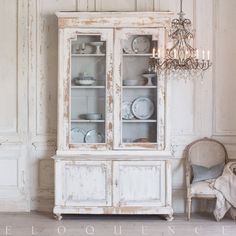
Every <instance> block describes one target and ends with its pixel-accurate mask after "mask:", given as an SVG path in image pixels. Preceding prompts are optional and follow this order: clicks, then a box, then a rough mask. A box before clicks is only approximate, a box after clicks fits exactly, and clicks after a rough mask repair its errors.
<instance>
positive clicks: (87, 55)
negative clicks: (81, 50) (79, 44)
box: [72, 53, 106, 57]
mask: <svg viewBox="0 0 236 236" xmlns="http://www.w3.org/2000/svg"><path fill="white" fill-rule="evenodd" d="M105 56H106V54H105V53H102V54H92V53H91V54H72V57H105Z"/></svg>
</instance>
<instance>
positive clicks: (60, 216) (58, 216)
mask: <svg viewBox="0 0 236 236" xmlns="http://www.w3.org/2000/svg"><path fill="white" fill-rule="evenodd" d="M54 217H55V219H56V220H58V221H60V220H62V215H61V214H54Z"/></svg>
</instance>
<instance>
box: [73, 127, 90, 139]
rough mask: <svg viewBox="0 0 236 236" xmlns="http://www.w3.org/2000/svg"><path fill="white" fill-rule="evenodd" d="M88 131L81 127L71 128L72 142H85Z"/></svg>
mask: <svg viewBox="0 0 236 236" xmlns="http://www.w3.org/2000/svg"><path fill="white" fill-rule="evenodd" d="M85 134H86V132H85V131H84V130H83V129H81V128H74V129H72V130H71V141H72V143H84V137H85Z"/></svg>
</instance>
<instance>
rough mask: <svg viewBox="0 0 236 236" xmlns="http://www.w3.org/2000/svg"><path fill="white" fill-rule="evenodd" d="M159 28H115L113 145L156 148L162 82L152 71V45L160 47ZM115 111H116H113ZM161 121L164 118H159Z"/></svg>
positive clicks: (131, 147) (158, 136) (158, 141)
mask: <svg viewBox="0 0 236 236" xmlns="http://www.w3.org/2000/svg"><path fill="white" fill-rule="evenodd" d="M161 36H162V35H161V34H160V32H159V31H158V29H124V30H120V31H117V35H116V44H117V45H118V46H117V48H116V50H117V51H115V53H116V56H117V55H119V56H118V57H115V70H116V71H118V70H119V72H117V73H115V79H116V83H115V84H116V85H115V88H116V91H115V92H116V94H119V99H118V100H119V101H115V108H116V109H118V110H120V116H119V117H118V116H117V117H115V125H116V128H115V130H116V135H115V138H116V140H115V146H116V148H126V149H159V147H160V146H159V144H160V125H161V122H160V121H161V120H160V118H161V117H160V116H161V112H163V111H161V110H162V109H163V107H162V105H164V104H160V102H161V96H162V95H164V94H161V92H162V91H161V90H162V88H163V84H162V82H161V80H160V78H159V77H158V76H157V73H156V71H155V65H154V63H153V59H152V58H151V57H152V51H153V48H155V50H157V48H158V49H159V50H160V49H161V48H162V47H163V45H162V43H161V41H162V39H161ZM115 113H116V112H115ZM162 122H163V120H162Z"/></svg>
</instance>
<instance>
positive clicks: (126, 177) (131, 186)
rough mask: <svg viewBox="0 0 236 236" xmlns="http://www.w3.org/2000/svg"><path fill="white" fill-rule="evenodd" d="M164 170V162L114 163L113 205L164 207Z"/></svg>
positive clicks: (165, 192)
mask: <svg viewBox="0 0 236 236" xmlns="http://www.w3.org/2000/svg"><path fill="white" fill-rule="evenodd" d="M165 168H166V167H165V162H164V161H159V162H158V161H156V162H151V161H137V162H134V161H125V162H114V169H113V188H114V189H113V194H114V205H115V206H117V207H119V206H120V207H123V206H140V207H141V206H146V207H148V206H150V207H151V206H165V203H166V202H165V195H166V194H170V193H168V192H167V191H164V190H165V182H166V174H165V173H166V171H165Z"/></svg>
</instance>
